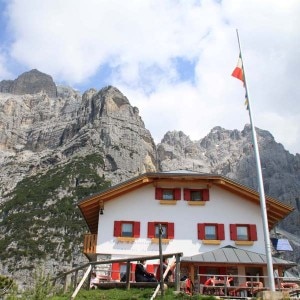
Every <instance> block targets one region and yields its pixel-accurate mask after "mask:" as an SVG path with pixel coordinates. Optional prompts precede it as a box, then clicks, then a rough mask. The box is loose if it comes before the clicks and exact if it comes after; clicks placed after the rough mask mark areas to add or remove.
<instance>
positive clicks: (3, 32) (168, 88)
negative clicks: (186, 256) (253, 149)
mask: <svg viewBox="0 0 300 300" xmlns="http://www.w3.org/2000/svg"><path fill="white" fill-rule="evenodd" d="M299 15H300V1H298V0H289V1H279V0H264V1H261V0H243V1H241V0H223V1H213V0H203V1H197V0H181V1H180V0H178V1H174V0H164V1H161V0H143V1H140V0H110V1H108V0H105V1H104V0H43V1H40V0H26V1H24V0H0V42H1V43H0V80H3V79H15V78H16V77H18V75H20V74H21V73H23V72H26V71H29V70H31V69H34V68H35V69H38V70H40V71H42V72H44V73H47V74H49V75H51V76H52V77H53V79H54V81H55V82H56V83H57V84H64V85H69V86H71V87H73V88H76V89H79V90H80V91H82V92H84V91H85V90H87V89H89V88H96V89H101V88H102V87H104V86H106V85H114V86H115V87H117V88H118V89H119V90H120V91H121V92H122V93H123V94H124V95H125V96H126V97H127V98H128V99H129V101H130V103H131V104H132V105H134V106H137V107H138V108H139V111H140V115H141V117H142V119H143V120H144V122H145V125H146V127H147V128H148V129H149V130H150V132H151V134H152V135H153V138H154V139H155V141H156V142H160V140H161V139H162V137H163V135H164V134H165V133H166V132H167V131H169V130H182V131H183V132H184V133H185V134H187V135H189V136H190V138H191V139H192V140H199V139H200V138H202V137H204V136H205V135H206V134H208V133H209V131H210V130H211V129H212V128H213V127H214V126H221V127H224V128H226V129H238V130H242V129H243V127H244V125H245V124H246V123H249V116H248V112H247V111H246V109H245V106H244V93H245V92H244V88H243V86H242V84H241V82H239V81H238V80H236V79H235V78H233V77H231V72H232V70H233V69H234V67H235V66H236V63H237V59H238V53H239V50H238V43H237V38H236V28H238V30H239V34H240V40H241V44H242V51H243V59H244V66H245V70H246V76H247V83H248V89H249V96H250V101H251V103H252V112H253V118H254V122H255V125H256V126H257V127H259V128H262V129H265V130H268V131H270V132H271V133H272V134H273V136H274V137H275V140H276V141H277V142H279V143H282V144H283V145H284V147H285V148H286V149H287V150H288V151H290V152H291V153H293V154H295V153H300V122H299V120H300V88H299V86H298V85H299V82H300V72H299V70H300V66H299V65H300V60H299V57H300V53H299V52H300V29H299V28H300V21H299Z"/></svg>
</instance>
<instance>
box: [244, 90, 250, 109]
mask: <svg viewBox="0 0 300 300" xmlns="http://www.w3.org/2000/svg"><path fill="white" fill-rule="evenodd" d="M244 104H245V106H246V109H247V110H249V100H248V95H247V93H246V95H245V103H244Z"/></svg>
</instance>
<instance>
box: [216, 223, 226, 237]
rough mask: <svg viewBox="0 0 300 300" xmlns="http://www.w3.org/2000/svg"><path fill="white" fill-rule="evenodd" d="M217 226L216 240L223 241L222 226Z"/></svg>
mask: <svg viewBox="0 0 300 300" xmlns="http://www.w3.org/2000/svg"><path fill="white" fill-rule="evenodd" d="M217 226H218V228H217V230H218V233H217V235H218V237H217V239H218V240H225V232H224V224H218V225H217Z"/></svg>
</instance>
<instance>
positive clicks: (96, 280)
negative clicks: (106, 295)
mask: <svg viewBox="0 0 300 300" xmlns="http://www.w3.org/2000/svg"><path fill="white" fill-rule="evenodd" d="M98 283H99V278H97V275H96V273H95V272H92V274H91V281H90V289H96V288H97V284H98Z"/></svg>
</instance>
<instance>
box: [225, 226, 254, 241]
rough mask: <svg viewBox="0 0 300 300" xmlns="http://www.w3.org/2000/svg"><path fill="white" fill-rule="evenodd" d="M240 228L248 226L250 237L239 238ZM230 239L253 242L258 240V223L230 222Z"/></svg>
mask: <svg viewBox="0 0 300 300" xmlns="http://www.w3.org/2000/svg"><path fill="white" fill-rule="evenodd" d="M238 228H247V231H248V239H238V233H237V229H238ZM230 239H231V240H232V241H237V242H251V241H257V227H256V224H230Z"/></svg>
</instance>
